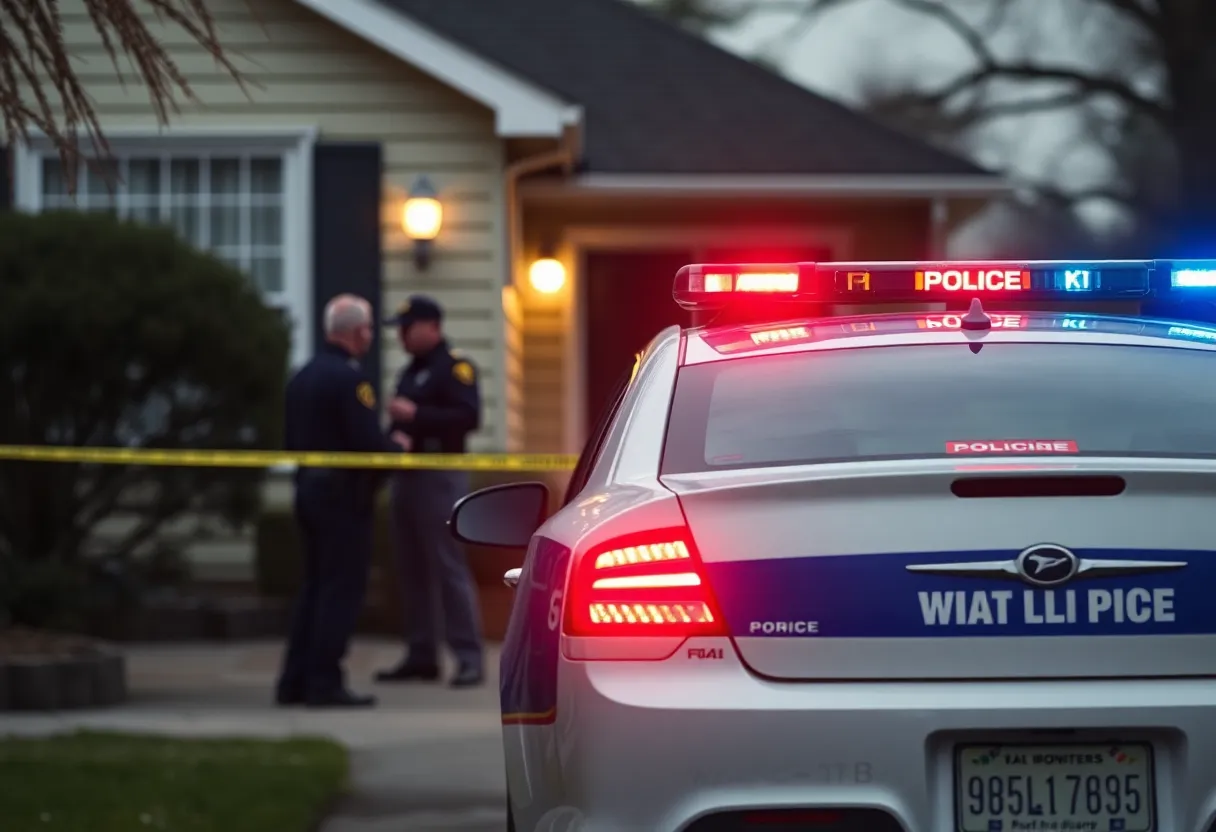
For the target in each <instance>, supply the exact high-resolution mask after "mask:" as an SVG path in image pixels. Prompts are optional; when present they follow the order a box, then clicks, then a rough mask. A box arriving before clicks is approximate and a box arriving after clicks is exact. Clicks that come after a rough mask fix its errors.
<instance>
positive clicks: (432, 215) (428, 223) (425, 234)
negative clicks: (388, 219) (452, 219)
mask: <svg viewBox="0 0 1216 832" xmlns="http://www.w3.org/2000/svg"><path fill="white" fill-rule="evenodd" d="M401 226H402V228H404V229H405V234H406V236H407V237H409V238H410V239H411V240H425V241H428V242H429V241H431V240H434V239H435V238H436V237H438V236H439V230H440V229H441V228H443V204H442V203H440V201H439V200H438V199H436V198H435V197H433V196H411V197H410V198H409V199H407V200H406V201H405V210H404V211H402V216H401Z"/></svg>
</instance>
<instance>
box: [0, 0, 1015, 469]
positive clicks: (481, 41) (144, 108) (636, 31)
mask: <svg viewBox="0 0 1216 832" xmlns="http://www.w3.org/2000/svg"><path fill="white" fill-rule="evenodd" d="M207 5H208V7H209V8H210V9H212V10H213V13H214V17H215V19H216V21H217V24H218V27H219V32H220V35H221V37H222V39H223V41H224V43H225V44H226V45H227V47H228V48H229V49H230V50H231V52H232V53H233V56H234V58H235V59H236V63H237V65H238V67H239V68H240V69H241V70H242V71H243V72H244V73H246V74H247V75H248V77H249V78H250V79H251V81H253V82H254V86H252V87H250V88H249V90H248V92H247V93H246V92H243V91H242V90H241V89H240V88H239V87H238V86H237V85H235V84H234V83H233V82H232V81H231V79H230V78H229V77H228V76H227V74H226V73H225V72H224V70H223V69H221V68H220V67H218V66H217V65H216V62H215V60H214V59H213V58H212V57H211V56H209V55H208V54H207V53H205V52H204V51H203V50H202V49H201V48H199V47H197V46H196V45H194V44H193V41H192V40H191V39H190V38H189V37H188V36H187V35H186V34H185V33H184V32H182V31H181V30H180V29H177V28H175V27H174V26H171V25H167V24H166V25H161V24H156V30H157V31H159V32H161V33H162V38H163V42H165V43H166V44H168V45H169V46H170V47H171V50H172V54H173V56H174V59H175V60H176V62H177V65H178V67H179V68H180V70H181V71H182V73H183V74H184V75H185V77H186V78H188V80H189V82H190V85H191V87H192V89H193V91H194V93H195V94H196V95H197V97H198V99H199V100H200V102H201V103H199V104H183V106H182V109H181V112H180V113H179V114H177V115H175V116H174V118H173V123H172V125H171V126H170V127H168V128H165V129H163V130H162V129H160V128H158V126H157V122H156V119H155V117H154V114H153V112H152V109H151V107H150V106H149V104H148V102H147V95H146V92H145V90H143V89H142V88H140V87H138V86H135V85H131V86H124V85H123V84H122V83H120V82H119V81H118V80H117V79H116V78H115V76H114V71H113V68H112V66H111V63H110V59H109V57H108V55H107V53H106V51H105V49H104V48H103V46H102V45H101V43H100V42H99V40H98V38H97V35H96V33H95V32H94V30H93V27H92V25H91V23H90V21H89V17H88V15H87V12H86V11H85V10H84V6H83V3H82V2H81V0H73V2H68V3H65V4H64V8H63V16H62V22H63V26H64V30H65V33H66V36H67V38H68V40H69V42H70V44H71V45H72V52H73V54H74V55H75V56H76V57H77V58H78V60H79V63H78V68H79V71H80V73H81V77H82V80H83V81H84V82H85V83H86V86H87V88H88V90H89V91H90V93H91V94H92V95H93V97H94V99H95V101H96V107H97V110H98V113H99V115H100V117H101V121H102V124H103V126H104V128H105V129H106V131H107V134H108V136H109V138H110V141H111V144H112V146H113V148H114V150H115V153H116V154H117V158H118V159H119V165H120V171H119V172H120V174H121V178H122V180H123V185H122V186H121V188H120V189H119V191H118V193H117V194H116V195H114V196H111V195H110V194H109V193H108V192H107V190H106V189H105V188H104V187H101V188H97V187H93V188H90V187H89V184H88V182H87V181H85V183H84V187H83V189H82V191H81V193H80V196H79V198H78V200H77V204H79V205H80V207H82V208H85V209H90V208H96V207H99V206H100V207H105V206H106V205H108V204H109V203H108V202H107V200H111V199H112V200H114V205H115V206H116V207H117V209H118V210H119V212H120V213H123V214H129V215H133V216H137V217H144V218H147V219H152V220H161V221H165V222H170V223H173V224H175V225H176V226H177V227H178V228H179V229H181V230H182V232H183V233H185V234H187V235H188V236H189V237H190V238H191V239H194V240H196V241H198V243H199V244H200V245H203V246H209V247H211V248H214V249H215V250H216V251H218V252H219V253H220V254H221V256H224V257H226V258H229V259H230V260H231V261H232V262H234V263H236V264H238V265H240V266H241V267H242V268H244V269H246V270H247V271H248V272H249V274H250V276H251V279H253V280H254V281H256V283H257V285H258V286H259V287H261V289H262V291H263V292H264V294H265V297H266V298H267V301H268V302H270V303H273V304H275V305H278V306H281V307H283V308H284V309H286V310H287V311H288V312H289V313H290V314H291V316H292V319H293V320H294V321H295V323H296V329H295V334H294V344H293V358H294V360H295V361H296V362H297V363H298V362H302V361H303V360H305V359H306V358H307V356H308V355H310V354H311V352H312V350H313V349H314V348H315V346H316V345H317V343H318V338H319V333H318V329H319V325H318V319H319V313H320V309H321V306H322V304H323V303H324V301H325V300H326V299H327V298H328V297H330V296H331V295H333V294H335V293H337V292H339V291H343V290H348V291H356V292H359V293H362V294H364V295H366V296H368V297H369V298H370V299H371V300H373V302H374V303H375V304H376V305H377V306H378V311H379V312H387V311H389V310H391V309H393V308H394V307H396V306H397V304H398V303H400V302H401V301H402V300H404V298H405V297H406V296H407V295H408V294H410V293H413V292H425V293H428V294H431V295H433V296H435V297H436V298H438V299H439V300H440V302H442V303H443V304H444V305H445V306H446V308H447V311H448V324H447V327H448V331H449V335H450V338H451V340H452V341H453V342H454V344H455V345H456V346H458V347H460V348H462V349H463V350H464V351H465V352H467V353H468V354H469V355H470V356H471V357H472V358H473V359H474V360H475V361H476V363H477V364H478V365H479V366H480V368H481V372H482V378H483V397H484V401H485V411H484V428H483V429H482V431H481V432H480V433H479V435H478V436H477V437H476V439H475V441H474V442H473V448H474V450H491V449H493V450H507V451H528V452H575V451H577V450H578V449H579V448H580V446H581V443H582V441H583V437H584V435H585V434H586V431H587V423H588V420H589V419H591V418H593V417H594V414H595V411H596V409H597V408H598V407H599V405H600V404H601V403H602V401H603V400H604V398H605V397H606V395H607V391H608V389H609V388H610V387H611V385H612V383H613V382H614V381H615V380H616V378H617V376H618V375H619V374H620V373H621V372H622V371H623V370H625V369H626V368H627V367H628V365H629V364H630V363H631V359H632V357H633V355H634V353H635V351H636V350H637V349H639V348H640V347H641V346H642V345H643V344H644V343H645V342H646V341H647V340H648V339H649V337H650V336H651V335H653V334H654V332H656V331H657V330H658V329H660V328H661V327H663V326H666V325H668V324H670V323H673V322H676V321H678V320H680V318H679V315H678V310H677V309H676V307H675V306H674V304H672V302H671V297H670V290H671V280H672V277H673V276H674V273H675V271H676V270H677V269H678V268H679V266H681V265H683V264H685V263H688V262H694V261H698V260H732V259H735V258H740V259H747V260H780V259H785V258H799V259H847V258H916V257H923V256H928V255H931V254H933V253H935V252H941V251H942V248H943V244H944V240H945V238H946V235H947V234H948V233H949V232H950V230H951V228H953V227H955V226H956V225H957V224H959V223H961V222H962V221H963V220H965V219H966V218H968V217H969V216H971V215H972V214H973V213H974V212H976V211H977V210H978V209H979V208H980V207H981V206H983V205H984V204H985V202H986V201H988V200H990V199H991V198H992V197H993V196H994V195H996V194H999V193H1002V192H1004V191H1005V190H1006V188H1007V186H1006V184H1005V183H1004V182H1003V181H1001V180H1000V179H999V178H998V177H996V176H994V175H992V174H990V173H989V172H987V171H984V170H982V169H980V168H977V167H976V166H975V165H973V164H971V163H969V162H967V161H964V160H962V159H959V158H955V157H953V156H950V155H947V154H945V153H943V152H940V151H938V150H935V149H933V148H930V147H929V146H927V145H925V144H923V143H921V142H919V141H917V140H914V139H912V138H910V137H907V136H904V135H901V134H899V133H897V132H894V131H892V130H890V129H888V128H885V127H882V126H880V125H878V124H876V123H874V122H873V121H871V120H869V119H867V118H865V117H863V116H861V115H859V114H857V113H855V112H852V111H850V110H849V109H847V108H845V107H843V106H840V105H838V104H836V103H833V102H831V101H829V100H827V99H825V98H823V97H820V96H818V95H815V94H813V93H811V92H808V91H807V90H805V89H803V88H801V87H799V86H797V85H795V84H793V83H790V82H788V81H786V80H784V79H782V78H780V77H778V76H776V75H774V74H772V73H770V72H768V71H766V70H764V69H762V68H760V67H759V66H756V65H754V64H751V63H749V62H747V61H745V60H742V59H740V58H738V57H735V56H733V55H730V54H728V53H726V52H724V51H722V50H720V49H718V48H716V47H714V46H712V45H710V44H708V43H706V42H703V41H701V40H700V39H698V38H696V37H693V36H691V35H689V34H686V33H684V32H682V31H680V30H678V29H677V28H675V27H673V26H670V25H668V24H666V23H664V22H661V21H659V20H657V19H655V18H653V17H652V16H650V15H649V14H648V13H647V12H645V11H643V10H642V9H640V8H638V7H637V6H635V5H633V4H631V3H629V2H626V0H511V2H507V0H257V2H255V3H252V4H248V3H247V2H246V0H208V3H207ZM251 9H252V11H251ZM9 155H10V161H11V163H12V170H11V174H12V191H13V199H14V201H15V204H16V205H17V206H18V207H20V208H23V209H27V210H38V209H40V208H44V207H50V206H62V205H65V204H69V203H70V200H69V198H68V197H67V196H66V193H65V191H64V189H63V184H62V182H63V177H62V172H61V171H60V170H59V169H58V164H59V163H58V161H57V159H56V158H55V157H54V155H53V154H52V153H50V152H49V146H48V145H47V144H46V143H44V142H40V141H38V140H34V141H32V142H30V143H29V144H21V143H15V146H13V147H11V148H10V149H9ZM85 176H86V177H87V173H86V174H85ZM420 178H425V180H426V181H427V182H429V184H430V185H431V186H433V188H434V189H435V195H436V197H437V199H438V201H439V203H440V204H441V206H442V210H443V219H442V225H441V227H440V229H439V232H438V235H437V237H436V238H435V239H434V240H433V241H432V242H430V243H421V244H419V243H416V242H414V241H412V240H411V239H410V238H409V237H407V235H406V233H405V230H404V228H403V208H404V205H405V202H406V199H407V198H408V197H409V196H410V193H411V189H413V188H416V187H424V186H423V185H421V184H420V182H419V180H420ZM416 195H417V194H416ZM420 253H428V254H429V258H427V260H426V261H424V260H421V259H419V258H418V257H416V255H418V254H420ZM537 261H542V262H540V264H539V265H536V264H537ZM381 335H382V341H381V345H380V349H379V350H377V351H375V352H374V353H373V355H372V364H373V367H374V369H375V373H376V375H377V376H378V377H379V378H380V379H381V380H382V385H384V386H389V385H391V384H392V380H393V377H394V376H395V374H396V372H397V370H398V369H399V368H400V366H401V364H402V360H403V359H402V356H401V354H400V350H399V348H398V347H397V345H396V343H395V341H394V339H393V338H392V335H391V333H390V332H387V331H386V332H383V333H381Z"/></svg>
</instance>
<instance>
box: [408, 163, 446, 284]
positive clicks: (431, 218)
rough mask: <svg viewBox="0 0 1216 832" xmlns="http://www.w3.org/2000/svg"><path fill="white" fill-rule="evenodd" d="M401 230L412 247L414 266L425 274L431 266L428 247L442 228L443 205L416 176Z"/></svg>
mask: <svg viewBox="0 0 1216 832" xmlns="http://www.w3.org/2000/svg"><path fill="white" fill-rule="evenodd" d="M401 227H402V228H403V229H404V230H405V235H406V236H407V237H409V238H410V240H411V241H412V242H413V244H414V265H415V266H417V267H418V270H419V271H425V270H426V267H427V266H429V265H430V262H431V245H432V243H433V242H434V240H435V238H436V237H438V236H439V230H440V229H441V228H443V204H442V203H441V202H440V201H439V194H438V193H437V192H436V191H435V187H434V186H433V185H432V184H431V181H430V180H429V179H427V178H426V177H425V176H420V177H419V178H418V179H417V180H416V181H415V182H414V186H413V187H412V188H410V194H409V197H408V198H407V199H406V200H405V208H404V209H403V210H402V212H401Z"/></svg>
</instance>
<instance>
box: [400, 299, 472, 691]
mask: <svg viewBox="0 0 1216 832" xmlns="http://www.w3.org/2000/svg"><path fill="white" fill-rule="evenodd" d="M386 323H387V324H389V325H395V326H396V327H397V332H398V336H399V338H400V340H401V345H402V347H403V348H404V349H405V351H406V352H407V353H409V355H410V356H411V357H412V359H413V360H412V361H411V362H410V364H409V366H408V367H406V368H405V370H404V371H403V372H402V373H401V377H400V379H399V380H398V382H397V395H396V397H395V398H394V399H393V401H392V402H390V404H389V415H390V417H391V418H392V427H393V430H398V431H401V432H402V433H404V434H405V435H406V436H408V437H409V439H410V451H411V452H413V453H421V454H431V453H447V454H459V453H464V450H465V439H466V437H467V436H468V435H469V434H470V433H471V432H473V431H475V430H476V429H477V428H478V427H479V426H480V424H481V395H480V393H479V391H478V378H477V368H476V367H474V366H473V363H472V362H471V361H469V359H468V358H465V357H464V356H462V355H460V354H458V353H456V352H453V351H452V350H451V349H449V348H448V342H447V340H446V339H445V338H444V336H443V326H442V324H443V311H442V310H441V309H440V307H439V304H437V303H436V302H435V301H434V300H432V299H430V298H428V297H424V296H421V295H414V296H412V297H411V298H410V299H409V300H408V301H406V302H405V303H404V304H402V306H401V308H400V309H398V311H397V314H396V315H395V316H393V317H392V318H391V319H389V320H388V321H386ZM467 492H468V476H467V475H466V474H465V472H463V471H443V470H438V471H435V470H432V471H421V470H410V471H399V472H396V473H394V474H393V481H392V516H393V532H394V534H393V537H394V545H395V547H396V550H397V560H398V564H399V571H400V574H401V580H402V593H403V602H404V607H405V642H406V647H407V651H408V652H407V653H406V657H405V659H404V660H403V661H402V662H401V664H399V665H398V666H397V667H395V668H392V669H391V670H385V671H381V672H380V673H377V674H376V680H377V681H380V682H401V681H409V680H428V681H429V680H434V679H437V678H439V656H438V643H439V636H438V633H437V626H436V625H437V624H438V618H439V615H437V614H436V613H437V611H436V609H435V601H436V596H438V600H439V602H440V604H441V611H442V618H443V629H444V635H445V636H446V641H447V643H448V646H449V647H450V648H451V649H452V652H453V653H455V654H456V660H457V662H458V663H459V669H458V671H457V673H456V675H455V676H454V677H453V678H452V680H451V684H452V686H453V687H470V686H473V685H478V684H481V682H482V678H483V671H484V665H483V658H482V644H481V621H480V616H479V614H478V607H477V589H476V586H475V584H474V582H473V576H472V574H471V573H470V571H469V566H468V563H467V562H466V560H465V555H464V551H463V549H462V548H461V547H460V545H459V544H458V543H457V542H456V541H455V540H454V539H453V538H452V534H451V531H450V530H449V528H448V525H447V521H448V518H449V517H450V516H451V513H452V506H453V505H454V504H455V502H456V501H457V500H458V499H460V498H461V497H462V496H464V495H465V494H466V493H467ZM436 590H438V592H436Z"/></svg>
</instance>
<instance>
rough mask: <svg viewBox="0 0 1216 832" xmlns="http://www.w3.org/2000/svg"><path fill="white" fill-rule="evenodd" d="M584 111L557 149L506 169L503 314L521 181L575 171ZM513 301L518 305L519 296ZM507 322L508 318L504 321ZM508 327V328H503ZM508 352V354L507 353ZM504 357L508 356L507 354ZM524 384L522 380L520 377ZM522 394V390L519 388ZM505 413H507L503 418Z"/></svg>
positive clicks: (517, 258)
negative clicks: (551, 172)
mask: <svg viewBox="0 0 1216 832" xmlns="http://www.w3.org/2000/svg"><path fill="white" fill-rule="evenodd" d="M582 120H583V119H582V112H581V109H580V108H572V109H571V113H570V122H571V123H570V124H568V125H567V126H566V127H565V129H564V130H563V131H562V136H561V139H560V140H559V142H558V147H557V149H556V150H547V151H545V152H543V153H537V154H534V155H532V156H525V157H524V158H522V159H516V160H515V161H514V162H511V163H510V164H508V165H507V167H506V170H505V171H504V172H503V173H504V188H503V192H504V197H505V200H506V203H507V233H506V238H507V271H506V274H505V275H504V277H505V280H504V283H503V288H502V293H503V298H502V303H501V308H502V311H503V314H504V316H505V314H506V307H507V304H508V302H509V301H508V298H507V295H508V294H511V293H516V292H518V289H517V287H516V284H515V278H516V275H517V274H518V273H519V269H520V266H521V264H522V261H523V248H524V239H523V206H522V205H520V204H519V181H520V180H521V179H523V178H524V177H525V176H531V175H533V174H535V173H540V172H541V171H545V170H549V169H550V168H557V167H560V168H561V170H562V172H563V173H564V174H565V175H566V176H570V174H572V173H573V172H574V166H575V164H576V163H577V162H578V159H579V157H580V156H581V155H582V130H581V125H582ZM510 302H513V303H515V304H516V308H519V307H518V296H516V298H513V299H512V300H511V301H510ZM502 325H504V326H505V321H504V322H503V324H502ZM504 331H505V330H504ZM504 355H505V354H504ZM504 360H505V358H504ZM505 370H506V367H505V366H504V367H503V372H501V373H499V378H500V379H501V381H500V382H499V384H500V385H501V386H502V389H501V391H500V395H501V396H502V398H501V399H500V401H502V402H503V403H504V404H505V405H506V411H507V413H509V411H510V409H511V408H512V407H513V406H518V405H517V403H516V402H513V401H512V398H513V397H512V396H511V395H510V392H511V391H510V390H509V382H508V379H507V374H506V372H505ZM521 384H522V381H521ZM518 393H519V395H521V396H522V394H523V390H522V389H520V390H519V391H518ZM505 417H506V413H504V418H505ZM504 438H505V439H506V441H507V445H508V450H514V449H513V448H512V447H510V445H511V436H510V428H509V427H507V434H506V436H505V437H504Z"/></svg>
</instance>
